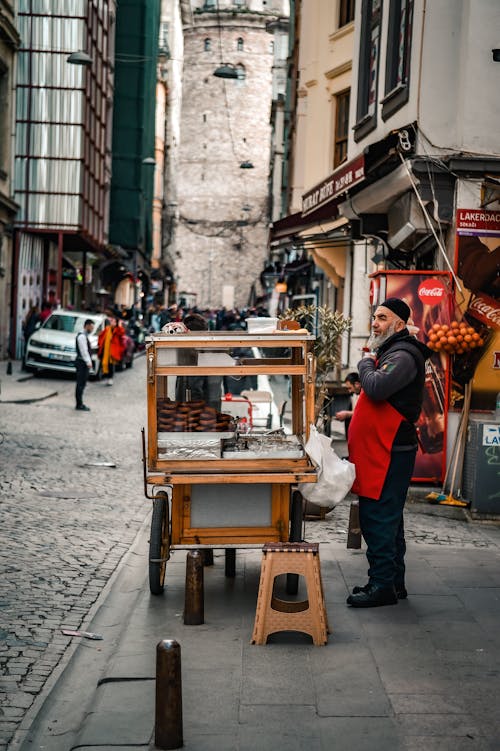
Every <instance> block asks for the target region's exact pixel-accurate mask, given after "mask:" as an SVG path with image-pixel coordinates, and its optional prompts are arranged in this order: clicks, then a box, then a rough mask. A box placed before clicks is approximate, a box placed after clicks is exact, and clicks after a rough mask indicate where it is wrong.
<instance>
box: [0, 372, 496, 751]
mask: <svg viewBox="0 0 500 751" xmlns="http://www.w3.org/2000/svg"><path fill="white" fill-rule="evenodd" d="M13 375H14V377H13V378H12V376H4V375H3V373H2V374H1V375H0V377H1V380H2V392H1V394H0V397H1V398H3V399H4V400H5V401H4V403H0V415H1V426H2V427H1V431H2V435H1V437H0V440H2V439H3V443H2V444H1V446H0V452H1V455H2V471H1V475H0V517H1V519H0V528H1V529H2V546H1V548H0V571H1V574H2V575H1V577H0V671H1V677H0V751H3V749H5V748H9V750H10V749H12V751H14V749H15V750H16V751H17V750H18V749H21V748H22V751H25V750H26V749H41V748H44V749H48V750H49V751H69V749H73V748H77V747H78V748H88V747H89V746H92V747H94V748H97V749H99V748H101V749H108V748H114V749H117V748H118V749H120V748H127V747H128V748H130V747H131V746H133V745H134V744H135V745H136V746H137V747H141V746H142V747H144V748H148V747H152V746H150V741H151V736H152V729H153V725H154V704H153V695H154V671H155V668H154V660H155V646H156V644H157V642H158V641H159V640H160V639H163V638H175V639H177V640H178V641H179V643H180V644H181V648H182V661H183V688H184V692H183V694H184V737H185V744H186V748H191V749H203V750H204V751H205V749H206V750H208V751H209V750H210V749H211V748H218V749H222V750H224V749H235V750H236V749H238V751H240V750H243V749H254V748H257V747H263V749H267V748H273V749H277V750H278V751H280V749H285V748H286V749H288V748H291V749H295V748H297V749H298V748H300V749H302V748H305V747H307V746H309V747H310V748H312V749H325V750H326V749H327V748H328V749H331V748H335V749H341V750H342V749H343V748H346V749H347V748H349V749H362V750H363V749H364V748H370V749H371V750H372V751H373V750H375V751H377V749H384V751H385V750H386V749H399V748H401V749H407V748H408V749H413V748H416V747H417V745H419V746H421V745H422V744H424V743H425V745H426V746H427V747H428V748H429V749H430V751H432V750H433V749H440V751H442V750H443V749H448V748H450V749H451V748H452V746H453V749H454V751H461V749H462V748H463V749H465V748H467V749H473V750H475V749H481V750H482V749H493V748H495V749H496V748H499V747H500V736H499V731H498V728H497V727H496V726H495V724H494V723H495V722H496V721H497V720H498V712H497V710H496V706H495V701H496V696H497V694H498V688H499V686H498V683H499V676H498V657H499V656H500V655H499V635H498V625H497V624H498V614H499V612H498V611H499V592H500V589H499V586H500V585H499V570H500V569H499V530H498V527H497V526H495V525H487V524H478V523H467V522H466V521H464V517H463V516H460V515H459V516H458V517H457V518H445V517H443V516H442V514H443V513H445V512H446V513H447V512H452V511H453V512H454V511H455V510H454V509H443V508H440V507H438V508H436V507H429V506H428V505H427V504H422V503H412V504H408V506H407V512H408V513H407V517H406V519H407V524H406V526H407V537H408V540H409V569H410V571H409V576H408V583H409V590H410V598H409V599H408V601H407V602H404V603H399V604H398V605H397V606H395V607H387V608H379V609H376V610H372V611H353V610H351V609H349V608H347V607H346V606H345V597H346V596H347V593H348V589H349V587H351V586H352V585H353V584H355V583H362V582H364V580H365V571H366V562H365V557H364V554H363V552H358V551H347V550H346V548H345V540H346V530H347V519H348V508H349V504H348V502H344V503H343V504H341V505H340V506H338V507H337V509H335V511H334V512H332V513H331V514H329V515H328V516H327V519H326V520H325V521H324V522H308V523H307V525H306V539H308V540H311V541H313V540H320V541H321V542H322V543H323V544H322V545H321V557H322V569H323V578H324V582H325V595H326V601H327V607H328V611H329V617H330V621H331V626H332V629H333V633H332V635H331V637H330V640H329V644H328V646H327V647H321V648H320V647H312V646H310V645H309V643H308V638H307V637H302V636H297V635H295V636H289V635H279V636H274V637H272V644H269V645H268V646H266V647H256V646H250V645H249V641H250V637H251V632H252V626H253V618H254V614H255V603H256V594H257V585H258V577H259V563H260V553H259V551H246V552H243V551H239V552H238V555H237V576H236V578H235V579H234V580H232V579H226V578H225V576H224V565H223V553H222V551H221V552H220V553H219V554H216V556H215V566H214V567H209V568H206V569H205V624H204V625H203V626H190V627H187V626H184V625H183V619H182V612H183V598H184V554H183V553H181V552H177V553H175V554H174V556H173V558H172V560H171V561H170V562H169V563H168V566H167V583H168V586H167V589H166V591H165V594H164V595H163V596H162V597H158V598H155V597H152V596H150V594H149V591H148V585H147V546H148V525H149V519H148V515H149V502H147V501H146V500H145V499H144V497H143V495H142V467H141V461H140V440H139V434H140V427H141V426H142V425H143V424H144V420H145V407H146V405H145V387H144V384H145V372H144V359H141V360H139V361H137V362H136V365H135V367H134V368H133V369H132V370H131V371H125V372H124V373H122V374H119V375H118V376H117V377H116V379H115V386H114V387H113V388H112V389H109V388H105V387H103V386H102V385H100V384H92V383H91V384H89V386H88V387H87V389H88V390H87V392H86V401H87V403H88V404H89V405H90V406H91V408H92V412H91V413H78V412H75V411H74V409H73V406H74V397H73V393H74V381H71V380H65V379H57V380H56V379H55V378H40V379H36V380H28V381H24V380H23V381H18V380H17V379H18V378H22V377H23V375H22V374H21V373H19V371H18V369H15V372H14V374H13ZM10 378H12V381H11V382H10V383H9V388H10V393H9V394H8V396H9V397H10V398H9V399H6V395H7V391H6V387H5V385H4V384H5V382H6V381H8V379H10ZM54 391H57V392H58V393H57V395H55V396H51V397H50V398H49V394H51V393H53V392H54ZM35 399H36V401H35ZM7 402H9V403H7ZM339 453H341V451H340V450H339ZM106 463H111V464H115V465H116V466H115V467H107V466H105V464H106ZM428 512H430V513H433V514H439V516H433V515H429V513H428ZM62 627H63V628H64V627H66V628H83V629H85V630H91V631H96V632H98V633H100V634H101V635H102V636H103V640H102V641H89V640H86V639H79V638H72V637H67V636H63V635H62V634H61V633H60V629H61V628H62Z"/></svg>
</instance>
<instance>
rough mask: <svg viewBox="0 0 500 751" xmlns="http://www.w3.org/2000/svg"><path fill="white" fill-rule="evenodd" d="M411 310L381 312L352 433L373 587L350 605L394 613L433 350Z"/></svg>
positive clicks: (397, 306)
mask: <svg viewBox="0 0 500 751" xmlns="http://www.w3.org/2000/svg"><path fill="white" fill-rule="evenodd" d="M410 313H411V311H410V308H409V306H408V305H407V304H406V303H405V301H404V300H401V299H399V298H395V297H391V298H388V299H387V300H385V302H383V303H381V304H380V305H379V306H378V308H377V309H376V310H375V313H374V315H373V322H372V333H371V336H370V338H369V340H368V348H369V350H370V352H369V353H367V354H366V356H365V357H364V358H363V359H362V360H361V361H360V363H359V364H358V371H359V378H360V383H361V388H362V391H361V394H360V396H359V399H358V402H357V404H356V409H355V410H354V413H353V416H352V420H351V424H350V426H349V434H348V446H349V459H350V461H351V462H353V463H354V464H355V466H356V480H355V482H354V485H353V488H352V490H353V492H354V493H357V494H358V495H359V516H360V526H361V533H362V535H363V538H364V540H365V542H366V546H367V550H366V556H367V559H368V564H369V568H368V577H369V579H368V583H367V584H366V585H365V586H363V587H354V589H353V593H352V594H351V595H350V596H349V597H348V598H347V604H348V605H351V606H352V607H357V608H370V607H377V606H380V605H395V604H396V603H397V602H398V599H404V598H406V597H407V591H406V587H405V563H404V556H405V552H406V544H405V536H404V523H403V510H404V505H405V501H406V494H407V492H408V487H409V484H410V480H411V477H412V474H413V467H414V464H415V457H416V454H417V447H418V446H417V433H416V428H415V423H416V421H417V420H418V417H419V415H420V411H421V408H422V400H423V392H424V379H425V361H426V359H427V358H428V357H429V356H430V355H431V352H430V350H429V349H428V348H427V347H426V346H425V345H424V344H422V343H421V342H419V341H418V340H417V339H416V338H415V337H414V336H412V335H410V333H409V331H408V328H407V322H408V319H409V318H410Z"/></svg>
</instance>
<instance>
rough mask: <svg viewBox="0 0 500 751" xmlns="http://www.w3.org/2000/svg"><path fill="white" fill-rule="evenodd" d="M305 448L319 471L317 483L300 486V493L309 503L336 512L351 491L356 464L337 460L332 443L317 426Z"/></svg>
mask: <svg viewBox="0 0 500 751" xmlns="http://www.w3.org/2000/svg"><path fill="white" fill-rule="evenodd" d="M304 448H305V451H306V454H307V455H308V456H309V458H310V459H312V461H313V462H314V464H316V466H317V468H318V481H317V482H316V483H314V482H301V483H299V490H300V492H301V493H302V495H303V497H304V498H305V499H306V500H307V501H310V502H311V503H315V504H316V505H317V506H328V507H329V508H333V507H334V506H336V505H337V504H338V503H340V501H342V500H343V499H344V498H345V497H346V495H347V493H348V492H349V491H350V489H351V488H352V484H353V482H354V480H355V478H356V469H355V467H354V464H352V463H351V462H348V461H347V460H346V459H341V458H340V457H339V456H337V454H336V453H335V449H334V448H333V446H332V439H331V438H328V436H326V435H323V434H322V433H319V432H318V430H317V429H316V427H315V426H314V425H311V430H310V433H309V438H308V439H307V443H306V445H305V446H304Z"/></svg>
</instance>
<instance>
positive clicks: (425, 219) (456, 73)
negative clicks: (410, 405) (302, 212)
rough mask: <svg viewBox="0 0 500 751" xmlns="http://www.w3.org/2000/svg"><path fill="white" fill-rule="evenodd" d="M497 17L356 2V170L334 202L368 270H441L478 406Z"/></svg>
mask: <svg viewBox="0 0 500 751" xmlns="http://www.w3.org/2000/svg"><path fill="white" fill-rule="evenodd" d="M499 25H500V5H499V4H498V3H497V2H495V0H484V1H483V2H481V3H477V4H476V3H470V2H465V0H464V1H463V2H441V1H440V0H427V1H426V2H424V1H423V0H392V2H389V3H382V2H380V1H379V0H363V2H360V3H357V5H356V17H355V37H354V47H355V50H356V52H357V54H355V55H354V64H353V81H352V92H353V94H352V97H351V110H350V125H351V127H350V132H349V142H348V152H349V158H350V159H351V160H360V161H361V160H362V162H363V168H364V176H363V179H362V180H361V181H360V182H359V183H358V184H356V185H353V186H351V187H349V189H348V191H347V193H346V194H345V195H344V196H343V197H342V198H341V200H340V201H339V205H338V209H339V213H340V215H341V216H343V217H345V218H346V219H348V220H349V221H356V222H359V227H360V231H359V234H360V237H361V238H362V240H361V241H360V242H361V243H362V245H363V246H365V245H366V247H367V256H368V257H370V258H371V259H372V260H375V261H376V263H377V265H378V268H379V270H381V271H389V272H399V273H402V272H433V271H442V272H448V273H449V274H450V275H451V277H452V283H453V286H454V289H455V297H456V301H457V309H456V311H455V313H456V316H457V317H459V318H461V317H462V316H464V317H465V319H466V320H468V321H469V325H473V326H476V328H477V329H478V331H477V332H476V333H477V336H480V338H481V340H483V339H484V340H485V342H486V345H485V348H484V349H483V351H482V352H481V351H478V352H477V354H476V353H474V357H471V358H470V363H469V372H470V374H472V373H474V378H473V395H472V408H473V409H474V408H476V409H486V410H488V409H494V406H495V404H494V402H495V397H496V393H497V392H498V376H499V374H500V325H499V323H498V322H499V320H500V303H499V299H500V231H499V230H500V223H499V222H500V214H499V213H498V210H499V208H500V202H499V199H500V142H499V140H498V137H497V133H496V130H495V128H492V127H491V123H492V122H496V120H497V118H498V116H499V113H500V102H499V99H498V97H497V96H496V95H493V96H492V92H496V91H497V89H498V82H499V76H500V51H499V50H498V49H496V48H495V45H496V44H497V43H498V39H497V36H496V34H497V29H498V28H499ZM410 302H411V300H410ZM414 302H415V305H416V306H417V307H420V305H421V300H415V301H414ZM431 308H432V306H430V307H429V305H428V304H427V305H424V313H425V314H426V315H428V316H430V315H431V312H432V311H431ZM453 367H454V370H453V371H452V376H451V377H452V382H453V384H454V386H453V389H452V395H454V393H455V392H457V393H459V392H460V390H461V386H463V376H462V375H460V374H459V373H458V370H457V367H456V361H455V362H454V363H453ZM469 377H470V376H469ZM452 401H453V399H452Z"/></svg>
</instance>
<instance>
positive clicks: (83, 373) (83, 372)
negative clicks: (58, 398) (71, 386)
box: [75, 359, 89, 407]
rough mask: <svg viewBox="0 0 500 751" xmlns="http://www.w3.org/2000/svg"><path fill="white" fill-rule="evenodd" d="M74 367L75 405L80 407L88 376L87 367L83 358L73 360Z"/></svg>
mask: <svg viewBox="0 0 500 751" xmlns="http://www.w3.org/2000/svg"><path fill="white" fill-rule="evenodd" d="M75 367H76V389H75V397H76V406H77V407H81V406H82V404H83V390H84V388H85V386H86V384H87V381H88V378H89V368H88V365H87V363H86V362H84V361H83V360H80V359H77V360H75Z"/></svg>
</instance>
